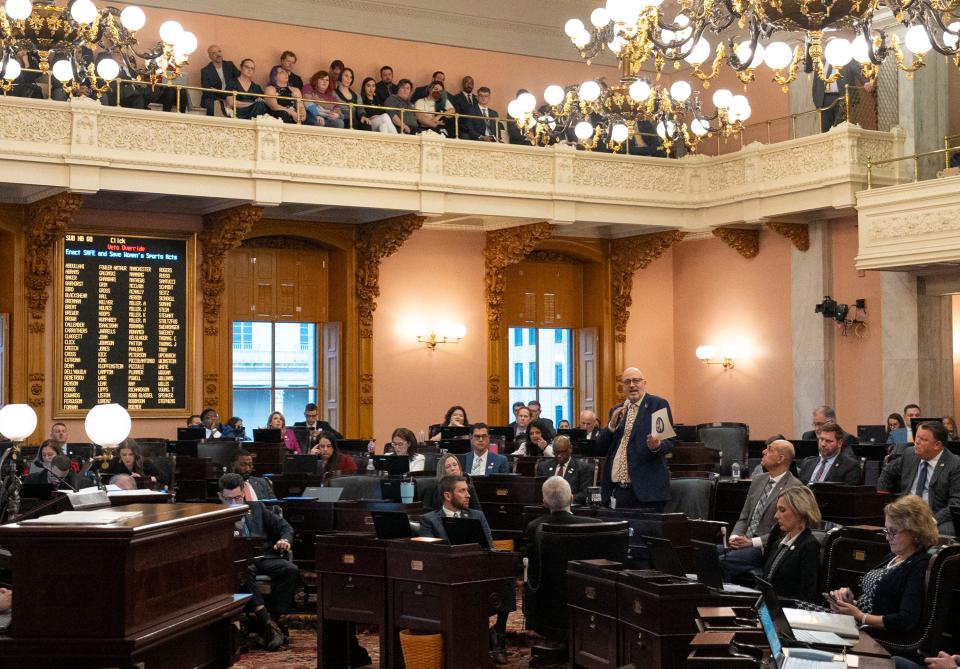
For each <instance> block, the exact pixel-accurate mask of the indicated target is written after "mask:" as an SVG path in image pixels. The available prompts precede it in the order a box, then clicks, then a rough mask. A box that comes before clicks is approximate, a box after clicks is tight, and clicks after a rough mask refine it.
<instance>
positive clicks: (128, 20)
mask: <svg viewBox="0 0 960 669" xmlns="http://www.w3.org/2000/svg"><path fill="white" fill-rule="evenodd" d="M120 23H121V25H123V27H124V28H126V29H127V30H131V31H133V32H136V31H138V30H140V29H141V28H142V27H143V26H144V25H145V24H146V23H147V15H146V14H144V13H143V10H142V9H140V8H139V7H137V6H136V5H130V6H129V7H124V8H123V11H122V12H120Z"/></svg>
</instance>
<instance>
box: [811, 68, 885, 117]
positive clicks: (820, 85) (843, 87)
mask: <svg viewBox="0 0 960 669" xmlns="http://www.w3.org/2000/svg"><path fill="white" fill-rule="evenodd" d="M835 74H836V75H838V76H837V78H836V80H834V81H831V82H829V83H828V82H826V81H824V79H827V80H829V79H831V78H832V77H833V76H834V75H835ZM848 86H850V87H851V88H850V100H849V103H850V106H851V107H853V106H854V105H855V104H856V103H857V102H858V101H859V99H860V89H861V88H862V89H863V90H864V91H866V92H867V93H872V92H873V83H872V82H869V81H867V80H866V78H864V76H863V73H862V72H861V71H860V64H859V63H857V61H855V60H851V61H850V62H849V63H847V64H846V65H844V66H843V67H842V68H840V69H839V70H835V69H834V67H833V66H832V65H830V64H829V63H826V64H825V65H824V69H823V77H820V75H819V74H818V73H817V72H814V73H813V104H814V106H815V107H816V108H817V109H821V110H823V111H821V112H820V131H821V132H826V131H827V130H829V129H830V128H832V127H833V126H835V125H837V124H839V123H841V122H843V121H848V120H850V110H849V109H845V106H846V103H845V102H842V101H841V98H843V97H845V95H846V93H847V87H848Z"/></svg>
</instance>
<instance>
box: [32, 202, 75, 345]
mask: <svg viewBox="0 0 960 669" xmlns="http://www.w3.org/2000/svg"><path fill="white" fill-rule="evenodd" d="M81 204H83V196H82V195H80V194H79V193H67V192H63V193H58V194H56V195H54V196H52V197H48V198H44V199H43V200H39V201H37V202H34V203H33V204H31V205H28V206H27V211H26V218H25V220H24V223H23V232H24V234H25V236H26V238H27V244H26V268H25V271H24V273H23V280H24V284H25V287H26V289H27V308H28V309H29V311H30V332H36V333H42V332H43V330H44V328H43V312H44V311H45V310H46V308H47V297H48V293H47V288H49V286H50V284H51V283H52V282H53V263H52V260H53V249H54V246H55V245H56V243H57V241H58V240H60V239H61V238H62V237H63V234H64V232H65V231H66V229H67V225H68V224H69V223H70V220H71V219H72V218H73V214H74V212H76V211H77V209H79V208H80V205H81Z"/></svg>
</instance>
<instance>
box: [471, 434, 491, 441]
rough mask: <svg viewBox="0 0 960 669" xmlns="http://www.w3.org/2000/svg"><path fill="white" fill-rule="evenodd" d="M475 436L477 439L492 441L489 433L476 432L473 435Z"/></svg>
mask: <svg viewBox="0 0 960 669" xmlns="http://www.w3.org/2000/svg"><path fill="white" fill-rule="evenodd" d="M473 438H474V439H476V440H477V441H490V435H489V434H475V435H473Z"/></svg>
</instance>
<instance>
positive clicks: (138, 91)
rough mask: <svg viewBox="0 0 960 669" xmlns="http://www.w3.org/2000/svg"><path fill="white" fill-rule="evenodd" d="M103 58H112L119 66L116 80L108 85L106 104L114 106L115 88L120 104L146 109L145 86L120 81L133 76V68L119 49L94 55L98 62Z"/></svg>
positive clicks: (127, 79) (129, 107)
mask: <svg viewBox="0 0 960 669" xmlns="http://www.w3.org/2000/svg"><path fill="white" fill-rule="evenodd" d="M104 58H113V60H115V61H116V63H117V65H119V66H120V73H119V74H118V75H117V81H116V82H115V83H113V84H112V85H111V86H110V91H109V92H108V93H107V94H106V97H107V101H106V102H107V104H108V105H111V106H115V105H116V104H117V97H116V96H117V88H118V87H119V89H120V106H121V107H127V108H128V109H146V108H147V97H146V93H147V88H148V87H147V86H144V85H142V84H131V83H122V82H123V81H130V80H131V79H133V78H134V74H133V68H132V67H130V64H129V63H127V59H126V58H125V57H124V55H123V53H121V52H120V51H111V52H109V53H107V52H106V51H104V52H102V53H100V54H98V55H97V57H96V62H97V63H99V62H100V61H101V60H103V59H104Z"/></svg>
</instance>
